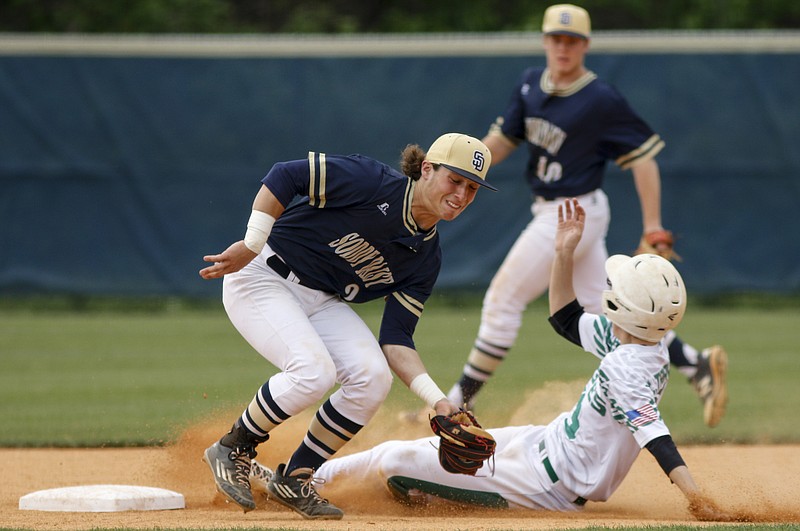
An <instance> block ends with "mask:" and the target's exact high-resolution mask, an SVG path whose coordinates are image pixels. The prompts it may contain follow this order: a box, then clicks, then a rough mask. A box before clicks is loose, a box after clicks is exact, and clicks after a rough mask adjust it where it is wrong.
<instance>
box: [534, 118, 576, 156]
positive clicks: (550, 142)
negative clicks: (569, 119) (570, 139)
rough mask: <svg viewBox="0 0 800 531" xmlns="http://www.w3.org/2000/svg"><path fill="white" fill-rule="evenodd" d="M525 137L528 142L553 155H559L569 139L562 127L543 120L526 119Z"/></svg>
mask: <svg viewBox="0 0 800 531" xmlns="http://www.w3.org/2000/svg"><path fill="white" fill-rule="evenodd" d="M525 136H526V139H527V141H528V142H530V143H531V144H533V145H534V146H539V147H540V148H542V149H544V150H545V151H547V152H548V153H550V154H551V155H558V150H559V149H561V145H562V144H564V141H565V140H566V139H567V133H566V132H564V131H563V130H562V129H561V128H560V127H558V126H557V125H556V124H553V123H550V122H548V121H547V120H543V119H541V118H525Z"/></svg>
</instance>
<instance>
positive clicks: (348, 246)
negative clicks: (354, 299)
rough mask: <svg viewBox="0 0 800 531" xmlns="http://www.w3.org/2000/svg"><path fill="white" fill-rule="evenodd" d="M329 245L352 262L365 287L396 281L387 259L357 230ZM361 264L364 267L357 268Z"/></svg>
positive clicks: (349, 262)
mask: <svg viewBox="0 0 800 531" xmlns="http://www.w3.org/2000/svg"><path fill="white" fill-rule="evenodd" d="M328 245H329V246H330V247H333V249H334V251H335V252H336V254H338V255H339V256H341V257H342V258H344V259H345V260H346V261H347V263H348V264H350V266H351V267H352V268H353V269H354V271H355V274H356V275H358V278H360V279H361V280H362V281H363V282H364V286H365V287H370V286H374V285H375V284H393V283H394V277H393V276H392V271H391V270H390V269H389V266H388V265H387V264H386V259H385V258H384V257H383V256H382V255H381V253H380V252H378V250H377V249H375V247H373V246H372V245H371V244H370V243H369V242H368V241H366V240H365V239H364V238H362V237H361V235H359V234H358V233H357V232H351V233H350V234H348V235H346V236H344V237H342V238H339V239H336V240H333V241H332V242H330V243H329V244H328ZM365 262H366V263H365ZM361 264H364V265H363V267H361V268H359V269H356V267H357V266H359V265H361ZM353 296H355V295H353Z"/></svg>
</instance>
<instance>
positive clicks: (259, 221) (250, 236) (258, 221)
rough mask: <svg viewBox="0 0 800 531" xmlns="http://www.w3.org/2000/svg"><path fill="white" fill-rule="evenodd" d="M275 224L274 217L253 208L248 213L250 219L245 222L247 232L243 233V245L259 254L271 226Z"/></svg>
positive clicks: (265, 242) (270, 230)
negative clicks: (250, 212)
mask: <svg viewBox="0 0 800 531" xmlns="http://www.w3.org/2000/svg"><path fill="white" fill-rule="evenodd" d="M274 224H275V218H273V217H272V216H270V215H269V214H267V213H266V212H261V211H260V210H253V212H252V214H250V220H249V221H248V222H247V232H246V233H245V235H244V245H245V247H247V248H248V249H250V250H251V251H253V252H254V253H256V254H260V253H261V250H262V249H263V248H264V245H266V244H267V238H269V233H270V232H272V226H273V225H274Z"/></svg>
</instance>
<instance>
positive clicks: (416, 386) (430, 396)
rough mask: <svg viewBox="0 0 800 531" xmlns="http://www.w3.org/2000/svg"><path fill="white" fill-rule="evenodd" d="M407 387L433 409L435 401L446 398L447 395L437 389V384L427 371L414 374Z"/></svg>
mask: <svg viewBox="0 0 800 531" xmlns="http://www.w3.org/2000/svg"><path fill="white" fill-rule="evenodd" d="M408 388H409V389H411V391H413V392H414V394H415V395H417V396H418V397H420V398H421V399H422V401H423V402H425V403H426V404H428V406H429V407H430V408H431V409H434V407H433V406H434V405H435V404H436V402H438V401H439V400H442V399H443V398H447V395H445V394H444V393H443V392H442V390H441V389H439V386H438V385H436V382H434V381H433V379H432V378H431V377H430V375H429V374H428V373H427V372H423V373H422V374H420V375H418V376H415V377H414V379H413V380H411V385H409V386H408Z"/></svg>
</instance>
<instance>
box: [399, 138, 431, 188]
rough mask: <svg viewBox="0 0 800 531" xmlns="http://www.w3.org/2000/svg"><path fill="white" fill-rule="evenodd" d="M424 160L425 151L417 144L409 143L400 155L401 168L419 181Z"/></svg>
mask: <svg viewBox="0 0 800 531" xmlns="http://www.w3.org/2000/svg"><path fill="white" fill-rule="evenodd" d="M423 160H425V151H424V150H423V149H422V148H421V147H419V146H418V145H417V144H409V145H407V146H406V148H405V149H404V150H403V153H402V154H401V156H400V170H401V171H402V172H403V175H406V176H407V177H409V178H410V179H411V180H412V181H417V180H419V178H420V176H421V175H422V161H423Z"/></svg>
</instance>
